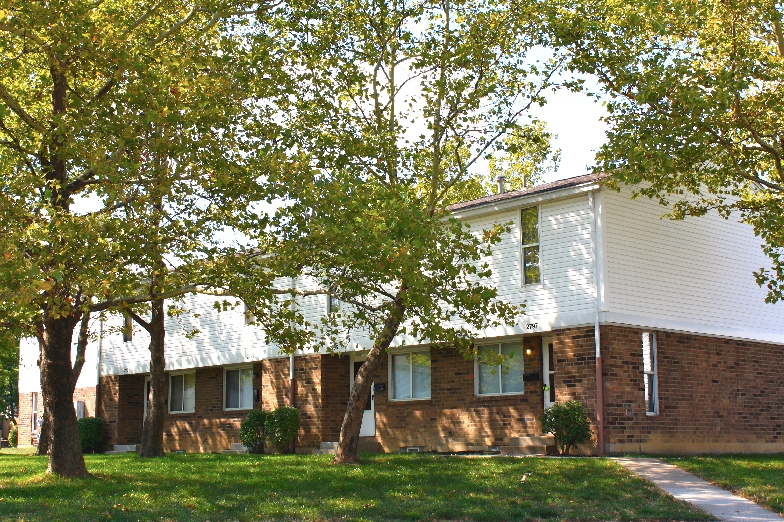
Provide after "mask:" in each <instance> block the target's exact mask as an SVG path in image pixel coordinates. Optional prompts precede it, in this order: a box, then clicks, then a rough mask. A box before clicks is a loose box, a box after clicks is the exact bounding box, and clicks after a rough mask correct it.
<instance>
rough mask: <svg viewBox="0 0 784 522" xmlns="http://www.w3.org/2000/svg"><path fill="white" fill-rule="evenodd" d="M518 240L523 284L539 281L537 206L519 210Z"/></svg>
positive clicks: (540, 277)
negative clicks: (521, 252) (521, 251)
mask: <svg viewBox="0 0 784 522" xmlns="http://www.w3.org/2000/svg"><path fill="white" fill-rule="evenodd" d="M520 241H521V242H522V245H523V284H524V285H532V284H536V283H540V282H541V281H542V270H541V268H540V266H539V207H528V208H524V209H523V210H521V211H520Z"/></svg>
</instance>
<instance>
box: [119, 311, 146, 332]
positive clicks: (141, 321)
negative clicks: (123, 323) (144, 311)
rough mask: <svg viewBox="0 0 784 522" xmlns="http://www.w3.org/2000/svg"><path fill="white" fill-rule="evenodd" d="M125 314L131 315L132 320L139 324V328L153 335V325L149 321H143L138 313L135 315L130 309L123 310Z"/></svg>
mask: <svg viewBox="0 0 784 522" xmlns="http://www.w3.org/2000/svg"><path fill="white" fill-rule="evenodd" d="M123 312H124V313H126V314H128V315H130V316H131V319H133V320H134V321H136V322H137V323H138V324H139V326H141V327H142V328H144V329H145V330H147V332H148V333H152V325H151V324H150V323H148V322H147V321H145V320H144V319H142V318H141V317H139V316H138V315H137V314H136V313H134V311H133V310H130V309H128V310H123Z"/></svg>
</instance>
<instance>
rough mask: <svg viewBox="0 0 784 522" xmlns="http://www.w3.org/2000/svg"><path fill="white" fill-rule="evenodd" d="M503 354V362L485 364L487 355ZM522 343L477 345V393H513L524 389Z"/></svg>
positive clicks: (521, 391) (518, 392)
mask: <svg viewBox="0 0 784 522" xmlns="http://www.w3.org/2000/svg"><path fill="white" fill-rule="evenodd" d="M497 355H503V356H504V358H505V360H504V363H503V364H485V363H483V362H482V361H483V360H486V359H487V358H488V357H492V356H497ZM523 361H524V359H523V343H522V342H516V343H501V344H489V345H485V346H480V347H479V359H478V361H477V363H476V369H477V371H476V393H477V395H513V394H520V393H523V392H524V391H525V385H524V382H523V372H524V370H525V368H524V362H523Z"/></svg>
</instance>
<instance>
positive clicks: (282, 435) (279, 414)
mask: <svg viewBox="0 0 784 522" xmlns="http://www.w3.org/2000/svg"><path fill="white" fill-rule="evenodd" d="M298 431H299V410H298V409H297V408H292V407H290V406H281V407H280V408H276V409H275V411H273V412H272V413H271V414H270V416H269V418H268V420H267V439H269V440H270V442H272V443H273V444H274V445H275V448H276V449H277V450H278V451H279V452H281V453H289V452H290V451H291V450H290V448H291V442H292V441H293V440H294V437H296V436H297V432H298Z"/></svg>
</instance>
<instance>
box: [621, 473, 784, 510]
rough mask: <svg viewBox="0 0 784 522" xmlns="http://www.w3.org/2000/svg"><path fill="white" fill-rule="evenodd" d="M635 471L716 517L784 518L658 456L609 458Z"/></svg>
mask: <svg viewBox="0 0 784 522" xmlns="http://www.w3.org/2000/svg"><path fill="white" fill-rule="evenodd" d="M612 460H614V461H615V462H617V463H618V464H620V465H621V466H623V467H625V468H626V469H628V470H629V471H631V472H632V473H634V474H635V475H638V476H640V477H642V478H644V479H646V480H649V481H651V482H653V483H654V484H656V485H657V486H659V487H660V488H662V489H663V490H664V491H666V492H667V493H669V494H670V495H672V496H673V497H675V498H677V499H678V500H685V501H686V502H690V503H691V504H693V505H695V506H697V507H698V508H700V509H702V510H703V511H707V512H708V513H710V514H711V515H713V516H714V517H716V518H718V519H719V520H728V521H739V522H740V521H747V522H784V517H782V516H780V515H778V514H777V513H774V512H773V511H770V510H768V509H765V508H763V507H761V506H758V505H757V504H755V503H754V502H752V501H751V500H747V499H745V498H743V497H739V496H737V495H733V494H732V493H730V492H729V491H725V490H723V489H721V488H717V487H716V486H714V485H713V484H711V483H710V482H706V481H704V480H702V479H701V478H698V477H695V476H694V475H692V474H691V473H686V472H685V471H683V470H682V469H680V468H678V467H676V466H673V465H671V464H667V463H665V462H662V461H661V460H658V459H626V458H623V459H622V458H615V459H612Z"/></svg>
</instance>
